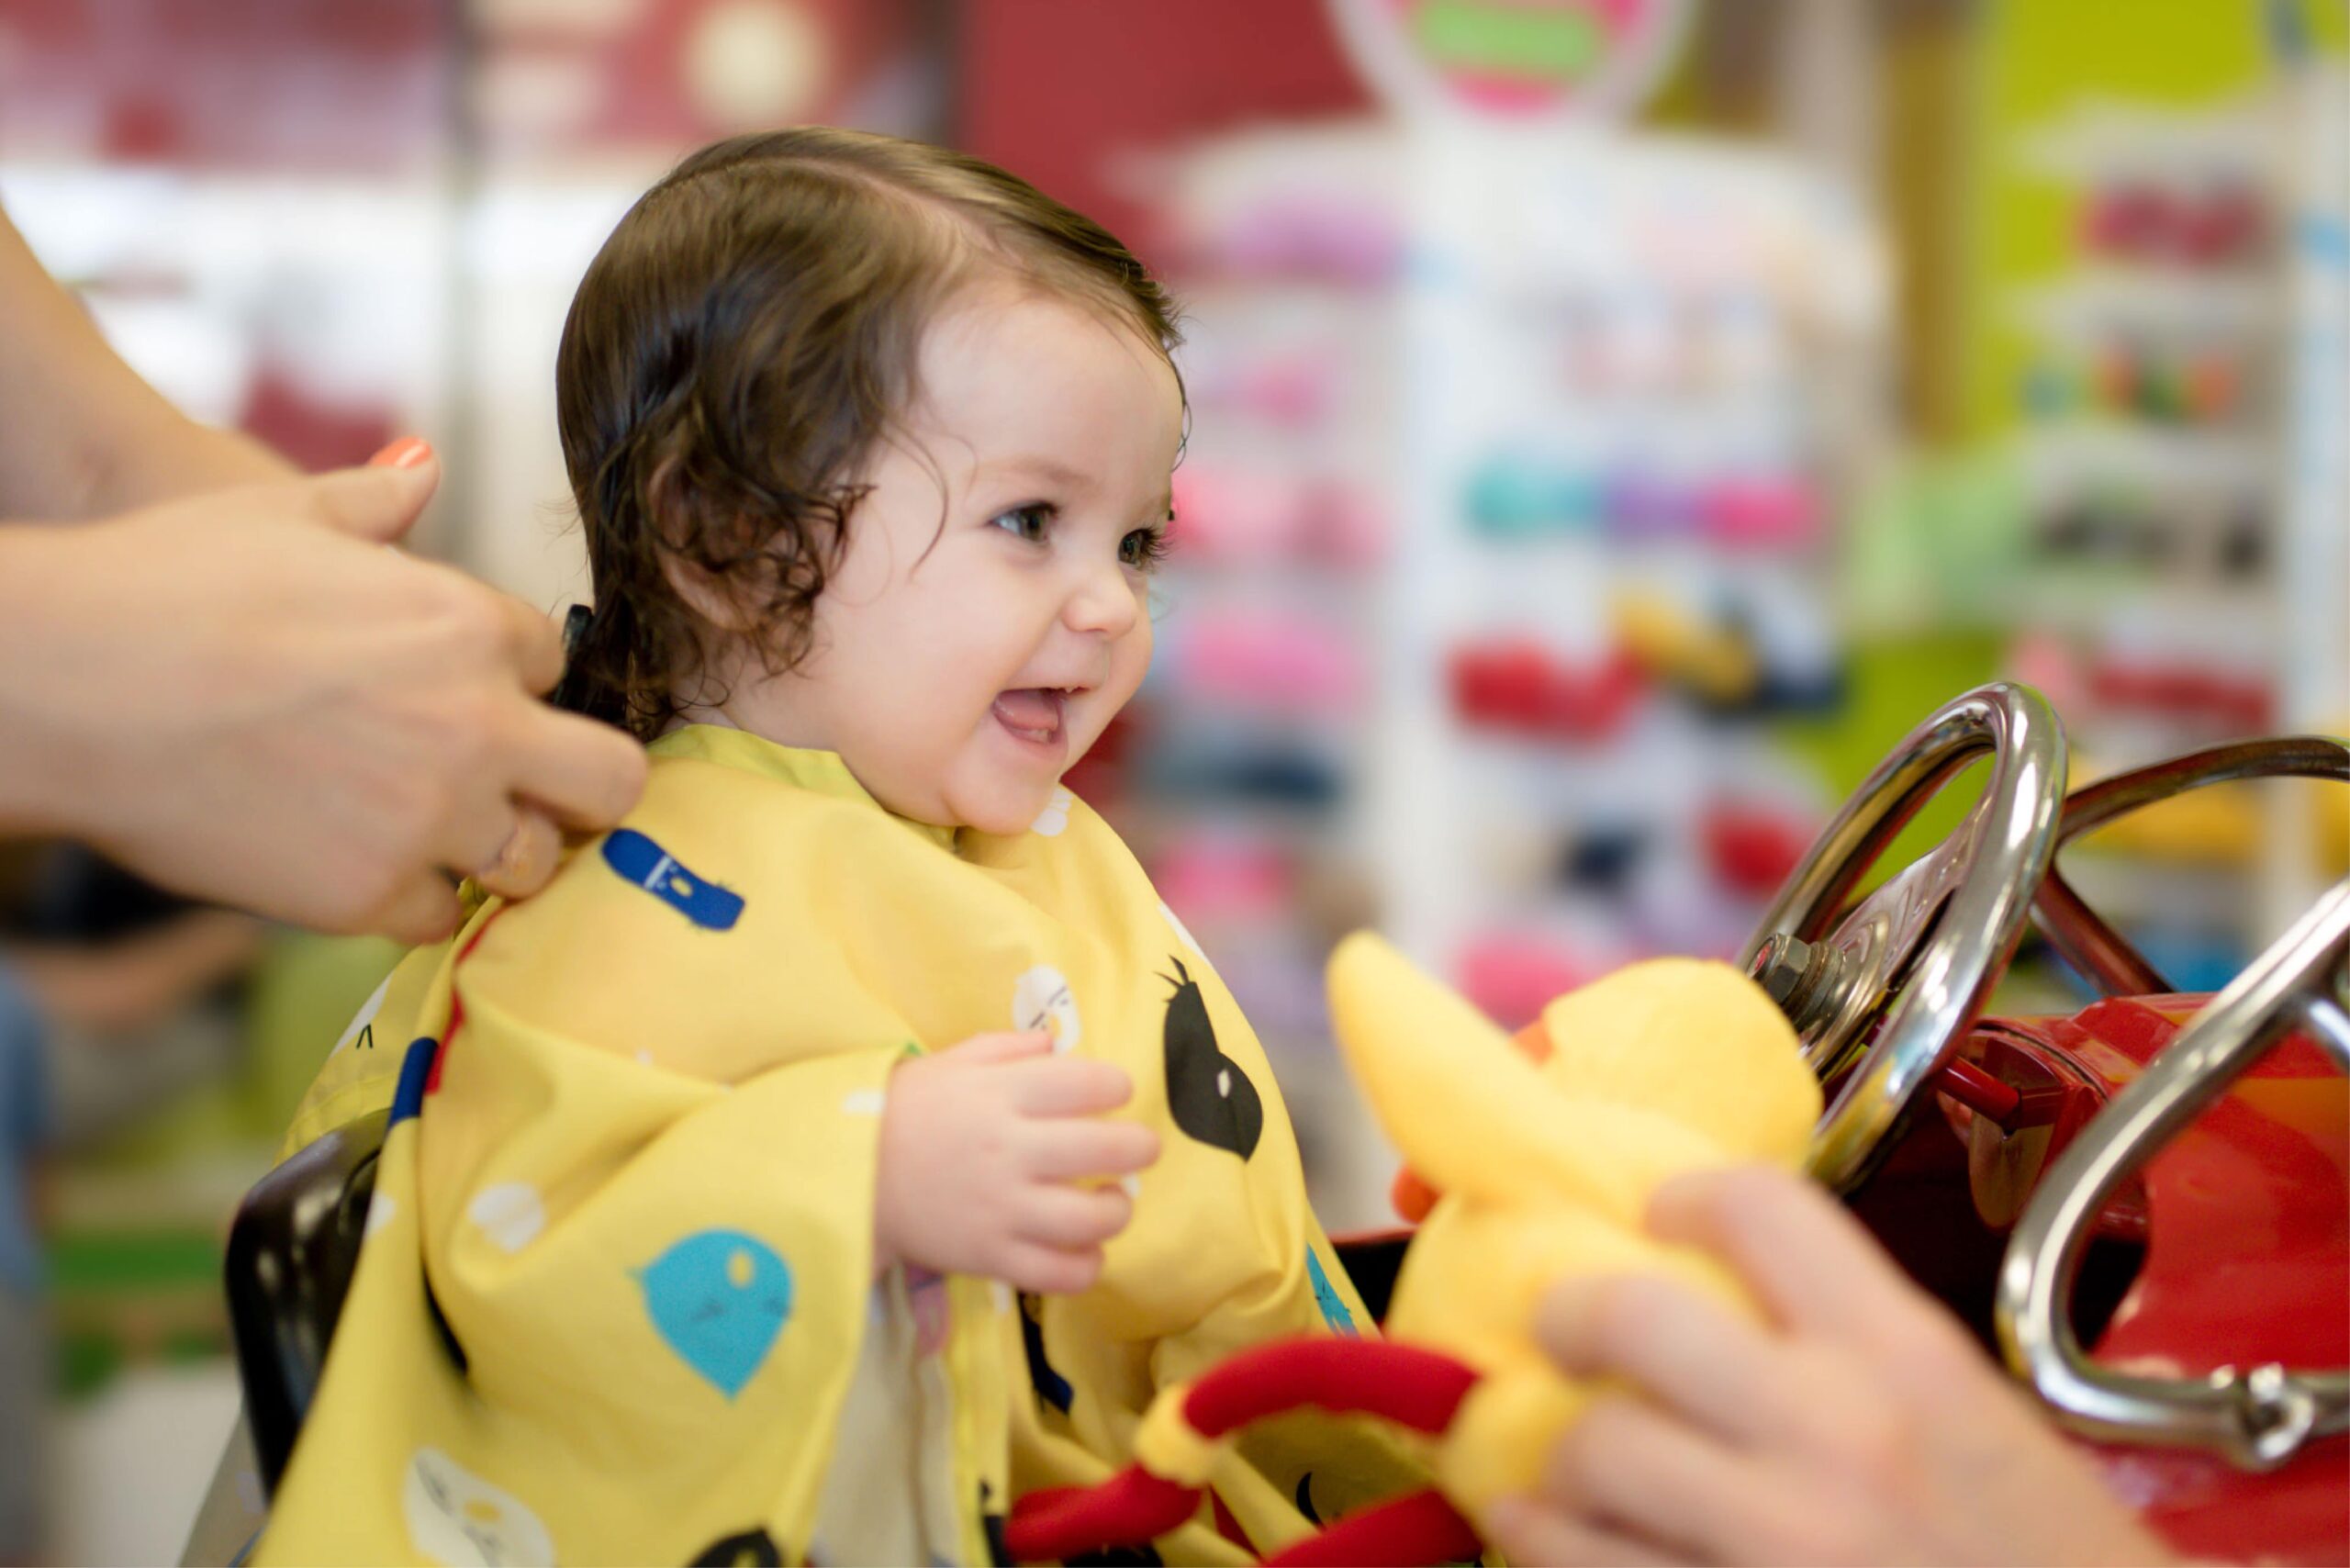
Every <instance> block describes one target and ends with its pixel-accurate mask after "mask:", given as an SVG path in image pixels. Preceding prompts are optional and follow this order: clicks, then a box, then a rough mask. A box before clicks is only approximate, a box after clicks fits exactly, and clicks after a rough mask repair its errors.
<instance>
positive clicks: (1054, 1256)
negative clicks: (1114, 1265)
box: [998, 1240, 1102, 1295]
mask: <svg viewBox="0 0 2350 1568" xmlns="http://www.w3.org/2000/svg"><path fill="white" fill-rule="evenodd" d="M998 1277H999V1278H1001V1279H1002V1280H1003V1282H1005V1283H1007V1284H1009V1285H1011V1286H1013V1288H1015V1289H1017V1290H1024V1291H1026V1292H1028V1293H1029V1294H1032V1295H1075V1294H1078V1293H1079V1292H1080V1291H1085V1290H1091V1288H1092V1286H1093V1282H1094V1281H1096V1280H1098V1279H1100V1278H1101V1277H1102V1249H1100V1248H1099V1247H1087V1248H1079V1249H1073V1250H1063V1249H1059V1248H1054V1247H1046V1246H1042V1245H1039V1244H1038V1243H1036V1242H1034V1241H1017V1240H1016V1241H1013V1242H1012V1243H1011V1244H1010V1245H1008V1246H1007V1247H1006V1248H1005V1249H1004V1253H1003V1262H1002V1268H1001V1270H1000V1271H999V1274H998Z"/></svg>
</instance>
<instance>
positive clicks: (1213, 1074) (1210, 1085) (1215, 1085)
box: [1166, 958, 1265, 1159]
mask: <svg viewBox="0 0 2350 1568" xmlns="http://www.w3.org/2000/svg"><path fill="white" fill-rule="evenodd" d="M1169 961H1170V962H1172V963H1173V964H1174V966H1175V973H1176V974H1177V975H1178V976H1180V977H1181V978H1180V979H1179V980H1177V981H1176V982H1175V994H1174V995H1173V996H1171V997H1169V999H1168V1002H1167V1045H1166V1052H1167V1110H1168V1114H1170V1115H1172V1116H1173V1117H1174V1118H1175V1125H1176V1126H1179V1127H1181V1128H1182V1129H1183V1130H1184V1131H1185V1132H1187V1133H1189V1134H1190V1135H1191V1136H1192V1137H1195V1138H1197V1139H1199V1140H1200V1141H1201V1142H1202V1143H1205V1144H1213V1145H1214V1146H1215V1147H1216V1148H1227V1149H1230V1150H1231V1151H1232V1152H1233V1153H1235V1154H1237V1155H1238V1156H1239V1157H1240V1158H1241V1159H1248V1157H1249V1156H1250V1155H1252V1154H1254V1153H1256V1152H1257V1138H1258V1137H1259V1134H1261V1133H1263V1131H1264V1130H1265V1105H1264V1102H1263V1101H1261V1100H1259V1099H1258V1098H1257V1086H1256V1085H1255V1084H1253V1083H1251V1082H1249V1081H1248V1074H1247V1073H1245V1072H1242V1071H1241V1070H1240V1064H1239V1063H1238V1062H1237V1061H1234V1060H1233V1059H1232V1058H1230V1057H1228V1056H1225V1054H1224V1052H1223V1051H1222V1050H1220V1049H1218V1048H1217V1047H1216V1043H1215V1026H1214V1025H1213V1024H1210V1023H1209V1022H1208V1003H1207V998H1205V997H1203V996H1202V995H1201V994H1200V987H1199V982H1198V981H1196V980H1192V975H1191V971H1190V970H1188V969H1185V968H1184V967H1183V961H1182V960H1181V958H1175V959H1171V960H1169Z"/></svg>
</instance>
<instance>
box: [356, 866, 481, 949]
mask: <svg viewBox="0 0 2350 1568" xmlns="http://www.w3.org/2000/svg"><path fill="white" fill-rule="evenodd" d="M459 914H460V911H459V909H458V906H457V890H455V889H454V888H453V887H451V886H450V885H449V884H448V883H447V882H446V881H444V880H442V879H441V877H439V876H438V875H437V874H433V873H423V874H420V875H418V876H414V877H411V878H409V879H408V880H407V881H405V882H403V883H401V884H400V885H399V886H398V887H397V888H395V889H394V890H392V893H391V895H390V896H389V897H388V898H386V899H385V901H384V902H382V903H380V904H378V905H376V906H375V909H374V910H372V911H370V912H369V913H367V914H366V915H364V917H363V918H362V919H361V920H360V921H359V922H357V923H356V925H355V929H357V930H362V931H369V932H374V933H376V934H378V935H385V936H389V937H391V938H392V939H393V940H395V941H398V942H405V943H408V944H409V945H410V946H423V945H424V944H426V943H430V942H438V941H440V940H441V939H442V938H443V937H445V936H447V935H449V934H450V933H451V932H453V931H454V930H456V929H457V922H458V918H459Z"/></svg>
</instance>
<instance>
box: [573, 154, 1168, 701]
mask: <svg viewBox="0 0 2350 1568" xmlns="http://www.w3.org/2000/svg"><path fill="white" fill-rule="evenodd" d="M983 275H992V276H996V277H1006V276H1009V277H1011V278H1013V279H1014V280H1017V281H1019V282H1021V283H1023V284H1024V285H1026V286H1034V287H1036V288H1040V289H1044V290H1046V291H1049V292H1051V293H1053V294H1055V295H1057V296H1061V297H1068V298H1071V299H1073V300H1076V301H1078V302H1080V303H1083V304H1086V305H1089V306H1091V307H1092V308H1098V309H1101V310H1102V311H1104V312H1106V313H1108V314H1110V315H1111V316H1112V317H1113V319H1116V320H1118V321H1119V322H1121V323H1122V324H1123V325H1125V326H1127V327H1129V328H1131V329H1132V330H1134V331H1136V333H1137V334H1138V335H1139V336H1141V337H1142V338H1143V339H1144V340H1145V341H1147V342H1151V343H1153V344H1156V345H1157V346H1158V349H1159V352H1160V353H1169V352H1170V351H1171V350H1172V349H1173V348H1174V347H1175V345H1176V344H1177V343H1178V342H1180V341H1181V334H1180V332H1179V330H1178V329H1177V325H1176V310H1175V305H1174V302H1173V300H1172V299H1171V298H1170V297H1169V295H1168V294H1167V292H1166V290H1165V289H1164V288H1162V287H1161V286H1159V284H1158V282H1157V280H1155V279H1154V278H1152V277H1151V276H1150V274H1148V273H1147V271H1145V269H1144V267H1143V265H1142V263H1140V262H1138V261H1136V259H1135V257H1134V255H1133V253H1132V252H1129V251H1128V250H1127V249H1126V248H1125V246H1124V245H1122V244H1120V243H1119V242H1118V241H1117V239H1116V237H1115V236H1113V235H1112V234H1111V233H1110V232H1109V231H1108V230H1105V229H1103V228H1102V226H1101V225H1100V224H1098V223H1095V222H1094V221H1093V220H1092V219H1091V218H1087V217H1085V216H1084V215H1083V214H1081V213H1078V212H1074V211H1072V210H1070V209H1069V208H1068V207H1063V206H1062V205H1061V204H1060V203H1058V202H1057V201H1055V200H1053V199H1052V198H1051V197H1049V196H1046V195H1044V194H1043V193H1042V192H1040V191H1038V190H1036V189H1035V187H1034V186H1032V185H1028V184H1027V183H1026V182H1025V181H1024V180H1021V179H1018V178H1016V177H1014V176H1013V175H1012V174H1006V173H1005V172H1004V171H1002V169H999V168H996V167H995V166H994V165H992V164H990V163H986V162H981V161H980V160H979V159H977V158H972V157H969V156H967V155H966V154H963V153H960V152H954V151H946V150H945V149H943V148H937V147H931V146H926V145H923V143H920V142H914V141H905V140H899V139H898V138H895V137H889V136H877V135H871V134H868V133H865V132H860V131H851V130H837V129H827V128H822V127H808V128H801V129H789V130H777V131H767V132H762V133H759V134H755V135H751V136H742V137H736V138H734V139H733V140H727V141H722V142H719V143H717V144H715V145H714V146H711V147H705V148H703V149H702V150H701V151H699V152H696V153H694V154H693V155H692V156H690V157H688V158H687V159H686V160H685V162H682V163H679V164H678V165H677V167H676V168H675V169H673V170H671V171H670V172H669V174H667V175H666V177H664V178H663V179H662V181H661V182H660V183H659V184H658V185H655V186H654V187H653V188H652V189H651V190H649V191H647V192H645V193H644V195H643V196H642V197H640V198H639V199H638V201H637V203H636V205H635V206H634V207H631V208H630V209H629V211H628V215H627V216H626V217H624V218H621V221H620V226H619V227H618V228H616V229H615V230H612V234H611V237H610V239H608V240H607V241H605V242H604V247H603V249H602V250H601V251H599V252H598V253H597V255H596V259H595V260H594V261H593V262H592V263H589V265H588V273H587V275H586V276H585V277H584V278H582V279H581V280H580V285H579V292H578V293H577V295H576V296H575V297H573V299H572V302H571V313H570V315H569V316H568V317H567V318H566V319H565V322H564V328H563V343H562V347H561V349H560V350H559V351H558V352H557V353H556V357H555V409H556V417H557V420H558V424H559V426H560V430H561V433H562V438H563V455H564V462H565V466H566V467H567V468H568V469H569V471H570V476H571V489H572V494H573V497H574V498H575V499H576V502H577V504H578V508H579V516H580V521H581V526H582V529H583V531H584V532H585V533H586V535H587V542H588V566H589V568H590V571H591V573H592V577H593V584H594V592H595V601H596V602H595V610H594V613H593V615H592V616H591V617H589V618H588V621H587V622H586V623H585V625H584V627H582V628H581V629H580V630H579V632H578V633H577V634H576V636H575V638H574V642H573V647H572V652H571V661H570V667H569V670H568V672H567V674H566V676H565V686H564V690H563V693H562V696H561V700H562V701H564V702H565V705H566V706H570V707H574V708H576V709H578V710H579V711H583V712H587V713H590V714H592V715H594V716H596V717H598V718H601V719H604V720H606V721H608V722H611V723H615V724H619V725H621V726H622V727H623V728H625V729H627V730H629V731H630V732H632V734H635V735H637V736H638V737H639V738H640V739H644V740H650V739H652V738H653V737H654V736H655V735H658V734H661V733H662V731H663V730H665V729H666V728H667V727H668V726H669V725H670V723H671V722H673V721H674V720H675V719H676V718H677V716H678V715H679V713H680V712H681V711H682V710H683V708H684V706H685V702H686V699H685V698H684V696H683V695H682V693H684V692H685V691H686V690H687V689H688V688H689V687H692V686H694V685H695V684H696V683H698V682H699V680H700V679H701V678H702V676H703V675H704V673H705V672H704V670H703V665H702V659H703V654H702V649H703V646H704V644H703V642H702V638H703V636H704V635H706V634H708V633H710V632H711V630H713V628H711V627H710V625H709V624H708V622H705V620H704V619H703V617H702V616H701V615H700V614H699V613H698V612H697V611H696V610H694V608H693V606H692V605H691V604H689V603H688V601H687V599H686V598H685V597H684V596H683V595H681V594H680V593H679V592H678V591H677V588H676V586H675V583H674V581H673V578H672V572H671V568H672V566H680V567H683V568H685V570H686V572H687V574H688V576H689V577H690V578H692V579H697V580H699V581H700V582H702V583H706V584H708V585H709V586H710V588H711V590H712V592H713V593H715V594H717V595H718V596H720V597H721V599H722V601H723V602H724V603H725V604H726V606H727V608H728V609H729V610H732V611H734V612H738V613H739V614H740V615H741V616H742V618H743V621H744V623H745V624H748V625H750V626H753V627H755V629H756V643H757V646H758V648H759V651H760V655H761V657H762V658H763V659H764V660H765V662H766V666H767V669H768V670H769V671H770V672H775V671H779V670H783V669H788V668H789V667H790V666H793V665H795V664H797V663H799V662H800V660H802V659H804V658H805V657H806V656H807V655H808V652H809V644H810V639H811V634H812V622H811V611H812V609H813V606H814V604H815V601H816V598H817V596H818V595H819V594H821V593H822V592H823V591H824V583H825V579H826V577H828V576H829V574H830V573H831V571H832V570H833V568H834V566H836V565H837V563H838V561H839V558H840V552H841V547H842V544H843V542H844V540H845V536H846V530H847V528H848V525H849V520H850V518H851V516H852V514H853V513H854V512H855V511H856V505H857V502H858V500H859V499H860V498H862V497H863V496H864V495H865V493H866V490H867V486H866V485H864V484H863V483H862V482H861V479H860V476H861V475H862V473H863V472H864V470H865V468H866V465H867V459H868V457H869V456H870V454H872V452H873V450H874V448H875V446H876V445H877V443H878V442H879V441H880V440H881V439H882V437H883V436H884V435H885V434H887V433H888V432H889V431H890V429H891V428H892V426H893V424H894V423H895V422H896V421H897V420H899V419H900V418H901V415H902V414H903V412H904V410H905V409H907V408H908V407H909V406H910V405H911V404H912V401H913V400H914V398H915V397H916V396H917V394H918V388H917V387H916V386H915V363H916V357H915V356H916V353H917V352H918V349H919V347H920V342H921V337H922V332H923V328H924V327H925V326H926V325H927V324H928V323H929V321H930V320H931V319H932V318H933V317H934V315H935V314H936V313H937V311H938V310H939V308H940V307H941V306H942V305H943V304H945V303H946V301H947V300H948V299H950V298H951V297H954V296H955V294H956V293H957V291H958V290H960V289H962V288H964V287H965V286H968V285H969V284H970V283H971V282H973V281H974V280H975V279H976V278H979V277H980V276H983Z"/></svg>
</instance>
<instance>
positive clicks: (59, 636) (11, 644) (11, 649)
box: [0, 525, 103, 838]
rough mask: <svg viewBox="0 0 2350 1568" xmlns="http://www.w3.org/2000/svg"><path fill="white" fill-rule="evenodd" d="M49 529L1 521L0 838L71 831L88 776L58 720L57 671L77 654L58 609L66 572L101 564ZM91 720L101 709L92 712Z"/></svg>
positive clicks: (70, 734) (66, 595) (68, 729)
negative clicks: (60, 545)
mask: <svg viewBox="0 0 2350 1568" xmlns="http://www.w3.org/2000/svg"><path fill="white" fill-rule="evenodd" d="M46 532H47V531H44V530H40V529H36V528H31V527H27V526H22V525H16V526H0V838H11V837H17V836H20V835H26V834H72V833H73V832H74V831H76V829H77V827H78V825H79V823H78V816H77V813H76V812H75V811H74V809H73V808H74V803H75V801H78V800H81V799H84V798H85V794H86V790H85V787H86V785H87V783H88V782H89V780H87V779H86V778H83V777H81V769H82V767H83V763H82V760H81V757H80V753H79V748H77V746H76V745H75V734H74V731H73V726H72V724H71V722H60V713H59V711H58V704H57V703H56V702H55V701H53V700H52V698H53V696H54V694H55V692H56V690H57V689H58V683H57V681H56V680H55V678H54V676H53V674H52V672H53V671H54V670H55V668H56V666H57V665H58V663H59V662H60V661H61V660H64V659H70V658H73V657H75V656H76V655H75V653H74V651H73V649H72V648H71V647H70V646H69V645H68V644H69V642H70V628H66V627H62V626H61V625H59V624H57V622H56V611H57V610H58V608H59V607H60V606H61V605H63V604H66V603H70V602H71V600H72V599H73V595H72V594H71V593H70V592H67V591H65V590H66V589H67V588H68V583H67V578H68V577H70V576H71V575H72V574H73V573H74V572H75V571H76V570H81V571H84V572H87V571H90V570H95V568H96V566H97V565H98V563H97V562H96V561H95V558H90V557H89V556H88V555H87V553H86V552H84V553H82V556H81V558H80V559H78V560H77V555H76V553H75V552H73V551H70V550H60V549H57V548H55V547H54V545H55V544H56V543H62V541H57V540H51V539H50V538H47V537H44V534H45V533H46ZM88 718H89V719H90V720H92V721H99V720H102V718H103V716H102V715H96V714H93V715H89V716H88Z"/></svg>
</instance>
